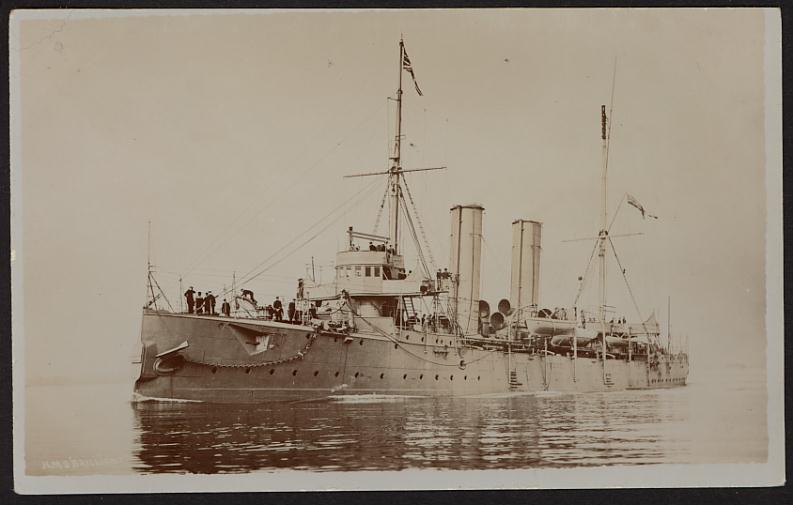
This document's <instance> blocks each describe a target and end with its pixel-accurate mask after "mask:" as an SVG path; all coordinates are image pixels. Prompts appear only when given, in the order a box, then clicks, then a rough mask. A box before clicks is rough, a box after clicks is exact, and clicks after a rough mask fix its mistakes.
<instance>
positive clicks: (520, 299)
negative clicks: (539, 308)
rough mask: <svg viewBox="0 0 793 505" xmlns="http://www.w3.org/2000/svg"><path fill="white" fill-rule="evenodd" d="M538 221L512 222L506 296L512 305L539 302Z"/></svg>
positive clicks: (539, 226) (539, 241)
mask: <svg viewBox="0 0 793 505" xmlns="http://www.w3.org/2000/svg"><path fill="white" fill-rule="evenodd" d="M541 241H542V223H540V222H538V221H530V220H527V219H517V220H515V221H513V222H512V278H511V283H510V294H509V299H510V301H511V302H512V305H513V307H515V309H520V308H523V307H526V306H528V305H536V304H538V303H540V250H541V249H542V248H541V246H540V244H541Z"/></svg>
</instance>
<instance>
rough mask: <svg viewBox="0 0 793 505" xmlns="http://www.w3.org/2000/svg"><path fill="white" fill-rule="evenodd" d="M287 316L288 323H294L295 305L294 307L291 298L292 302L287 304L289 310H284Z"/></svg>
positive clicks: (293, 300) (293, 301)
mask: <svg viewBox="0 0 793 505" xmlns="http://www.w3.org/2000/svg"><path fill="white" fill-rule="evenodd" d="M286 311H287V314H288V315H289V322H290V323H294V322H295V312H296V311H297V305H295V299H294V298H292V301H291V302H289V308H288V309H286Z"/></svg>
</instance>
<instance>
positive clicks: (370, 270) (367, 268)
mask: <svg viewBox="0 0 793 505" xmlns="http://www.w3.org/2000/svg"><path fill="white" fill-rule="evenodd" d="M364 275H365V276H366V277H371V276H372V267H366V272H365V273H364Z"/></svg>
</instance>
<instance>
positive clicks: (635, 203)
mask: <svg viewBox="0 0 793 505" xmlns="http://www.w3.org/2000/svg"><path fill="white" fill-rule="evenodd" d="M626 196H627V197H628V205H632V206H633V207H636V209H638V211H639V212H641V213H642V219H644V216H645V215H647V217H651V218H653V219H658V216H655V215H653V214H650V213H649V212H647V211H645V210H644V207H643V206H642V204H640V203H639V200H637V199H636V198H634V196H633V195H631V194H627V193H626Z"/></svg>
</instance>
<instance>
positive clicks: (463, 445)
mask: <svg viewBox="0 0 793 505" xmlns="http://www.w3.org/2000/svg"><path fill="white" fill-rule="evenodd" d="M653 394H654V393H645V396H643V398H642V400H641V401H638V402H637V400H636V398H635V397H633V396H629V395H622V396H620V395H608V396H604V395H592V396H585V395H563V396H515V397H501V398H477V399H462V398H440V399H412V400H408V401H386V402H372V403H346V402H336V401H321V402H304V403H297V404H292V405H289V406H284V407H283V408H278V409H270V408H266V407H265V406H255V407H250V406H246V407H243V406H231V407H228V408H224V409H217V408H212V406H210V405H208V404H172V403H155V402H148V403H138V404H136V406H135V424H136V426H135V429H136V431H137V432H138V439H137V441H136V442H137V443H136V446H137V452H136V459H137V464H136V468H135V469H136V471H138V472H141V473H174V472H175V473H223V472H251V471H257V470H272V469H279V468H292V469H300V468H304V469H311V470H321V471H332V470H386V469H388V470H400V469H405V468H448V469H470V468H479V469H482V468H528V467H541V466H545V467H547V466H566V465H601V464H620V463H627V462H630V461H634V460H635V461H643V462H653V461H659V462H660V461H663V460H664V458H665V457H667V456H669V455H668V454H666V451H670V450H674V449H675V448H674V445H672V444H670V442H671V441H669V440H663V442H664V443H659V441H662V437H663V436H665V435H664V434H663V433H661V432H657V431H656V430H654V429H653V428H652V427H653V426H659V422H661V421H672V422H674V421H679V420H680V416H681V415H684V414H683V413H682V411H677V410H675V408H676V407H675V406H674V405H673V407H675V408H673V409H671V410H669V409H665V408H664V407H663V405H664V403H666V402H667V401H666V400H664V401H660V399H659V398H655V397H653V396H651V395H653Z"/></svg>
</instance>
